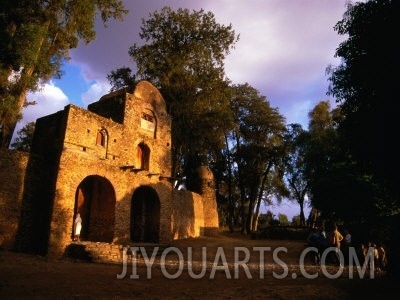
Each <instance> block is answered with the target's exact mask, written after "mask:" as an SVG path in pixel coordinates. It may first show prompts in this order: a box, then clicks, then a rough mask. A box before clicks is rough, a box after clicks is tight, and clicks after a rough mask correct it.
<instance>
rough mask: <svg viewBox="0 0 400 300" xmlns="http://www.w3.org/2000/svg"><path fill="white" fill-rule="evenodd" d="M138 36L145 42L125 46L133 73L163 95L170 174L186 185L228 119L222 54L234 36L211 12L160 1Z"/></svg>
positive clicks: (218, 139) (217, 141)
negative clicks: (168, 127)
mask: <svg viewBox="0 0 400 300" xmlns="http://www.w3.org/2000/svg"><path fill="white" fill-rule="evenodd" d="M140 38H141V39H142V40H144V41H145V43H146V44H144V45H140V46H139V45H137V44H133V45H132V46H131V47H130V49H129V54H130V56H131V57H132V59H133V61H134V62H135V63H136V66H137V73H136V78H137V79H138V80H141V79H146V80H150V81H151V82H152V83H153V84H155V85H156V86H157V87H158V88H159V89H160V91H161V93H162V94H163V96H164V98H165V99H166V102H167V107H168V111H169V113H170V114H171V115H172V117H173V123H172V145H173V148H172V152H173V154H172V156H173V170H172V174H173V176H174V177H176V178H181V179H183V178H186V180H187V182H186V184H187V186H188V188H190V185H191V182H190V178H191V174H192V172H193V170H194V169H195V168H196V167H197V166H198V165H199V164H207V163H208V160H209V157H208V156H209V154H210V149H220V148H221V147H223V144H224V135H223V133H224V132H225V131H226V128H229V126H231V125H230V124H231V123H232V120H231V119H230V114H229V109H228V101H229V82H228V79H227V78H225V71H224V59H225V56H226V55H228V54H229V53H230V50H231V49H232V48H233V46H234V44H235V43H236V42H237V41H238V38H239V37H238V36H236V34H235V32H234V30H233V29H232V25H228V26H224V25H220V24H218V23H217V22H216V20H215V17H214V15H213V14H212V13H211V12H205V11H204V10H200V11H193V12H189V10H187V9H178V10H177V11H173V10H172V9H171V8H169V7H164V8H163V9H162V10H161V11H160V12H157V11H155V12H154V13H152V14H151V15H150V17H149V18H148V19H147V20H144V19H143V20H142V26H141V32H140Z"/></svg>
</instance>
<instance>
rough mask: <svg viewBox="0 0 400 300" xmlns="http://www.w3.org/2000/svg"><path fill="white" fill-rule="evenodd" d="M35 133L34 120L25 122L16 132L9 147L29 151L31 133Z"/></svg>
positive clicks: (31, 138)
mask: <svg viewBox="0 0 400 300" xmlns="http://www.w3.org/2000/svg"><path fill="white" fill-rule="evenodd" d="M34 133H35V122H30V123H27V124H26V125H25V126H24V127H22V128H21V129H20V130H19V131H18V132H17V137H16V138H15V141H14V142H13V143H12V144H11V148H13V149H16V150H20V151H26V152H30V151H31V146H32V140H33V134H34Z"/></svg>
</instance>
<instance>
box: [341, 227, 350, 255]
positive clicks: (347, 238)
mask: <svg viewBox="0 0 400 300" xmlns="http://www.w3.org/2000/svg"><path fill="white" fill-rule="evenodd" d="M350 247H351V234H350V232H349V230H348V229H345V230H344V239H343V254H344V257H345V260H346V261H347V262H348V261H349V255H350Z"/></svg>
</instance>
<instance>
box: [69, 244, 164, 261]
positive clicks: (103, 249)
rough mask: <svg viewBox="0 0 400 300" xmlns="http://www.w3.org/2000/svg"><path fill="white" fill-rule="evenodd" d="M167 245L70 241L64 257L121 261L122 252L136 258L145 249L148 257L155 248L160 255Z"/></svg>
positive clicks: (141, 255) (129, 257) (140, 255)
mask: <svg viewBox="0 0 400 300" xmlns="http://www.w3.org/2000/svg"><path fill="white" fill-rule="evenodd" d="M133 247H136V248H133ZM168 247H169V245H168V244H155V243H132V244H130V245H120V244H112V243H103V242H86V241H83V242H73V243H71V244H70V245H69V246H68V247H67V248H66V250H65V252H64V257H65V258H68V259H75V260H82V261H88V262H97V263H122V261H123V255H124V252H125V254H126V255H127V256H128V259H132V257H133V255H135V256H136V257H137V258H141V257H143V251H146V254H147V257H149V258H150V257H152V255H153V253H154V251H155V249H157V253H156V256H161V255H162V253H163V251H164V250H165V249H167V248H168ZM132 250H136V251H135V253H132Z"/></svg>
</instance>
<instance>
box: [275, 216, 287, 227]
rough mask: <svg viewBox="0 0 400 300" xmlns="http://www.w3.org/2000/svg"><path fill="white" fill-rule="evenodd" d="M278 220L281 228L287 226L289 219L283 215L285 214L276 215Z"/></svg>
mask: <svg viewBox="0 0 400 300" xmlns="http://www.w3.org/2000/svg"><path fill="white" fill-rule="evenodd" d="M278 220H279V224H280V225H282V226H287V225H289V219H288V217H287V215H285V214H278Z"/></svg>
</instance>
